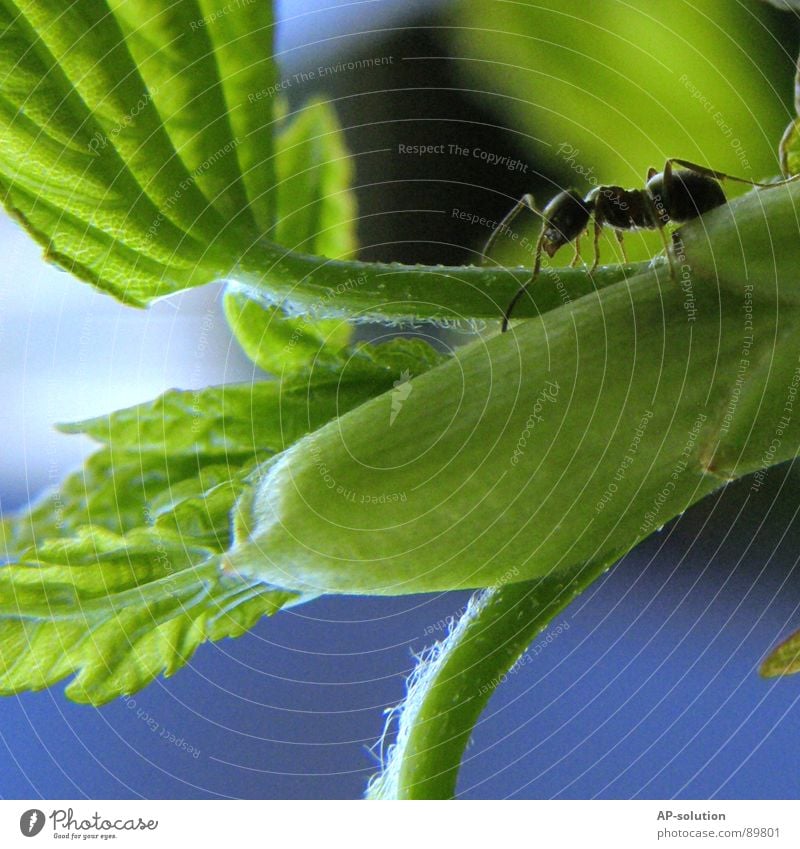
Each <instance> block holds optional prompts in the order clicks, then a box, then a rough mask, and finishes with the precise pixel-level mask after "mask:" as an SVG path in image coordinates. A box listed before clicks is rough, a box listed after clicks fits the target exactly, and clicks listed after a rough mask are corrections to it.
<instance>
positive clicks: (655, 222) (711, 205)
mask: <svg viewBox="0 0 800 849" xmlns="http://www.w3.org/2000/svg"><path fill="white" fill-rule="evenodd" d="M675 165H678V166H680V167H681V168H682V169H685V170H682V171H674V170H673V166H675ZM798 177H800V175H795V176H793V177H789V178H788V179H786V180H781V181H780V182H777V183H757V182H754V181H753V180H747V179H745V178H744V177H732V176H731V175H730V174H724V173H723V172H722V171H712V170H711V169H710V168H704V167H703V166H702V165H695V164H694V163H693V162H687V161H686V160H684V159H668V160H667V161H666V164H665V165H664V170H663V171H661V172H658V171H656V169H655V168H650V169H649V171H648V172H647V183H646V185H645V187H644V188H643V189H623V188H621V187H620V186H595V187H594V188H593V189H592V190H591V191H590V192H589V193H588V194H587V195H586V197H581V195H580V193H579V192H577V191H576V190H575V189H568V190H566V191H563V192H559V194H557V195H556V196H555V197H554V198H553V199H552V200H551V201H550V202H549V203H548V204H547V206H545V208H544V209H543V210H541V211H539V210H538V209H537V208H536V204H535V202H534V199H533V196H532V195H530V194H525V195H523V196H522V197H521V198H520V199H519V200H518V201H517V203H516V204H515V206H514V207H513V208H512V209H511V211H510V212H509V213H508V214H507V215H506V216H505V218H503V220H502V221H501V222H500V223H499V224H498V225H497V227H496V228H495V229H494V231H493V232H492V234H491V236H489V239H488V241H487V242H486V245H485V246H484V248H483V253H482V254H481V257H482V261H485V259H486V256H487V254H488V252H489V250H490V248H491V247H492V245H493V244H494V241H495V239H496V238H497V236H498V235H499V234H500V233H501V232H502V231H503V230H505V229H506V228H508V226H509V224H511V222H512V221H513V220H514V219H515V218H516V217H517V215H519V213H520V212H521V211H522V210H523V209H525V208H527V209H530V210H531V212H535V213H536V214H537V215H538V216H539V217H540V218H541V219H542V221H543V223H544V226H543V228H542V234H541V235H540V236H539V240H538V241H537V243H536V255H535V259H534V264H533V271H532V272H531V276H530V277H529V278H528V280H527V281H526V282H525V283H523V284H522V286H521V287H520V288H519V291H518V292H517V293H516V295H514V297H513V298H512V300H511V303H510V304H509V305H508V307H507V309H506V311H505V313H504V314H503V323H502V332H503V333H505V332H506V330H508V322H509V321H510V319H511V313H512V311H513V310H514V307H515V306H516V305H517V303H518V302H519V300H520V298H522V296H523V295H524V294H525V292H526V291H527V288H528V286H529V285H530V284H531V283H533V282H534V281H535V280H536V278H537V277H538V276H539V272H540V271H541V267H542V251H544V252H545V253H546V254H547V255H548V256H549V257H553V256H555V254H556V251H558V250H559V248H562V247H563V246H564V245H566V244H568V243H569V242H574V244H575V256H574V257H573V259H572V263H571V265H572V266H575V265H577V263H578V262H579V260H580V258H581V257H580V238H581V236H582V235H583V234H584V233H585V232H586V231H587V229H588V227H589V220H590V219H593V220H594V263H593V264H592V267H591V268H590V269H589V273H591V272H593V271H594V270H595V268H597V265H598V263H599V262H600V233H601V232H602V230H603V227H605V226H606V225H608V226H609V227H613V228H614V233H615V235H616V237H617V241H618V242H619V245H620V248H621V250H622V256H623V258H624V259H625V261H627V256H626V254H625V245H624V242H623V233H624V231H625V230H637V229H644V230H658V233H659V235H660V236H661V241H662V242H663V243H664V250H665V251H666V254H667V259H668V261H669V265H670V275H671V276H672V278H673V279H674V278H675V268H674V266H673V264H672V256H671V254H670V252H669V244H668V242H667V237H666V235H665V234H664V227H665V226H666V225H667V224H668V223H669V222H670V221H674V222H675V223H676V224H682V223H684V222H686V221H691V220H692V219H693V218H698V217H699V216H701V215H703V214H704V213H706V212H708V211H709V210H712V209H715V208H716V207H718V206H724V205H725V204H726V203H727V199H726V197H725V193H724V192H723V191H722V186H720V184H719V182H718V181H720V180H726V179H727V180H734V181H736V182H737V183H746V184H747V185H750V186H758V187H759V188H770V187H772V186H780V185H783V184H784V183H790V182H791V181H792V180H795V179H797V178H798Z"/></svg>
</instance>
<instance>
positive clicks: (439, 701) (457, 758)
mask: <svg viewBox="0 0 800 849" xmlns="http://www.w3.org/2000/svg"><path fill="white" fill-rule="evenodd" d="M613 562H614V560H611V561H609V560H602V561H598V562H597V563H591V564H588V565H584V566H583V567H581V568H580V569H578V570H575V571H572V572H570V573H566V574H564V575H561V576H559V577H558V578H544V579H541V580H537V581H525V582H522V583H516V584H508V585H505V586H501V587H499V588H491V589H488V590H485V591H483V592H481V593H478V594H476V595H475V596H473V598H472V601H471V602H470V604H469V606H468V608H467V610H466V612H465V613H464V615H463V616H462V617H461V619H460V620H459V622H458V624H457V625H456V627H455V628H454V629H453V631H452V632H451V633H450V634H449V635H448V637H447V638H446V639H445V640H444V641H443V642H442V643H440V644H439V645H437V646H435V647H434V648H433V649H432V650H431V653H430V655H429V657H428V658H423V660H422V661H421V662H420V665H419V667H418V668H417V670H416V672H415V673H414V675H413V677H412V680H411V681H410V682H409V691H408V696H407V697H406V701H405V703H404V704H403V706H402V708H401V713H400V727H399V731H398V738H397V743H396V744H395V745H394V746H393V747H392V749H391V751H390V753H389V756H388V762H387V763H386V765H385V767H384V770H383V772H382V773H381V774H380V775H378V776H376V778H375V779H373V781H372V782H371V784H370V787H369V790H368V792H367V797H368V798H371V799H452V798H453V797H454V796H455V791H456V780H457V778H458V769H459V766H460V764H461V758H462V756H463V753H464V750H465V748H466V746H467V742H468V741H469V737H470V734H471V733H472V729H473V727H474V725H475V723H476V722H477V720H478V717H479V716H480V714H481V711H482V710H483V709H484V707H485V705H486V703H487V702H488V701H489V698H490V697H491V695H492V693H493V692H494V689H495V688H496V687H497V685H498V684H500V683H502V681H503V679H504V677H505V675H506V674H507V673H508V671H509V669H511V667H512V666H513V665H514V664H515V663H516V662H517V660H518V659H519V658H520V656H521V655H522V654H523V653H524V651H525V649H526V648H527V647H528V646H529V644H530V643H531V642H532V640H533V639H534V637H535V636H536V635H537V634H538V633H539V632H540V631H542V630H543V629H544V628H545V627H546V626H547V625H548V624H549V623H550V621H551V620H552V619H553V617H555V616H556V615H557V614H558V613H559V612H561V611H562V610H563V609H564V608H565V607H567V605H568V604H569V603H570V602H571V601H572V600H573V599H574V598H575V597H576V596H578V595H579V594H580V593H581V592H583V590H585V589H586V587H588V586H589V584H591V583H592V582H593V581H595V580H596V579H597V578H598V577H600V575H602V574H603V573H604V572H605V571H606V570H607V569H608V568H609V567H610V566H611V565H612V563H613Z"/></svg>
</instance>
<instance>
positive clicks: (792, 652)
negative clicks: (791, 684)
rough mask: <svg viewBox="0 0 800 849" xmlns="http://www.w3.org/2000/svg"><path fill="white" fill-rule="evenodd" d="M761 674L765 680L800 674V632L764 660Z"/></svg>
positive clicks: (777, 647)
mask: <svg viewBox="0 0 800 849" xmlns="http://www.w3.org/2000/svg"><path fill="white" fill-rule="evenodd" d="M759 672H760V673H761V674H762V675H763V676H764V677H765V678H777V677H779V676H781V675H794V674H795V673H797V672H800V631H796V632H795V633H794V634H792V635H791V636H790V637H787V638H786V639H785V640H784V641H783V642H782V643H780V645H778V646H776V647H775V648H774V649H773V650H772V651H771V652H770V653H769V655H768V656H767V657H766V658H765V659H764V661H763V663H762V664H761V669H760V670H759Z"/></svg>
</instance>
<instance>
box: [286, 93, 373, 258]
mask: <svg viewBox="0 0 800 849" xmlns="http://www.w3.org/2000/svg"><path fill="white" fill-rule="evenodd" d="M275 154H276V171H277V180H278V224H277V228H276V234H275V236H274V239H273V240H274V241H276V242H278V244H280V245H284V246H285V247H287V248H288V249H289V250H291V251H294V252H295V253H307V254H317V255H319V256H326V257H330V258H331V259H349V258H350V257H351V256H352V255H353V254H354V253H355V250H356V215H357V212H356V201H355V196H354V194H353V192H352V190H351V183H352V179H353V167H352V165H351V162H350V158H349V153H348V150H347V147H346V145H345V143H344V135H343V133H342V130H341V127H340V126H339V122H338V120H337V118H336V113H335V112H334V111H333V107H332V106H331V105H330V104H328V103H326V102H324V101H320V100H312V101H311V102H309V103H307V104H306V105H305V106H304V108H303V109H302V110H301V111H300V112H299V113H298V114H297V115H295V116H290V119H289V120H288V121H287V122H286V125H285V126H284V128H283V129H282V131H281V132H280V133H279V135H278V137H277V140H276V152H275Z"/></svg>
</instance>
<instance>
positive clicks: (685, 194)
mask: <svg viewBox="0 0 800 849" xmlns="http://www.w3.org/2000/svg"><path fill="white" fill-rule="evenodd" d="M647 191H648V192H649V193H650V196H651V197H652V198H653V202H654V204H655V207H656V209H657V210H658V211H659V212H662V210H663V214H666V216H667V217H668V218H669V220H671V221H675V222H677V223H680V222H682V221H691V219H692V218H697V217H698V216H700V215H703V213H705V212H708V211H709V210H712V209H716V207H718V206H723V205H724V204H725V203H726V202H727V200H726V198H725V193H724V192H723V191H722V186H720V184H719V183H718V182H717V181H716V180H714V179H712V178H711V177H706V176H704V175H703V174H696V173H694V172H691V171H681V172H673V173H672V179H671V180H670V187H669V191H668V192H665V191H664V175H663V174H656V175H655V176H653V177H651V178H650V179H649V180H648V181H647Z"/></svg>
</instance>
